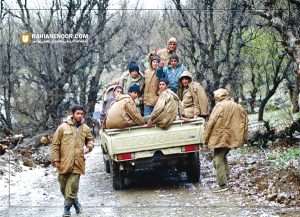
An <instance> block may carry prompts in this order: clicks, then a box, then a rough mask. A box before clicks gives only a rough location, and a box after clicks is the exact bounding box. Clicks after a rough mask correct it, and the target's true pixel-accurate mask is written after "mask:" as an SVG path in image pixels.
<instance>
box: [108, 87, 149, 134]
mask: <svg viewBox="0 0 300 217" xmlns="http://www.w3.org/2000/svg"><path fill="white" fill-rule="evenodd" d="M140 93H141V90H140V87H139V86H138V85H136V84H134V85H132V86H131V87H130V88H129V90H128V94H124V95H123V94H122V95H119V96H117V97H116V100H115V103H114V104H113V105H112V106H111V107H110V109H109V110H108V114H107V118H106V121H105V128H108V129H111V128H120V129H122V128H126V127H131V126H136V125H143V124H144V123H145V122H144V119H143V117H142V116H141V114H140V113H139V112H138V110H137V108H136V105H135V103H134V100H135V99H136V98H137V97H138V96H139V94H140Z"/></svg>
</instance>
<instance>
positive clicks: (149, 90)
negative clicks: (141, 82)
mask: <svg viewBox="0 0 300 217" xmlns="http://www.w3.org/2000/svg"><path fill="white" fill-rule="evenodd" d="M158 85H159V79H158V77H156V72H155V70H154V69H147V70H146V71H145V87H144V105H148V106H155V104H156V102H157V100H158V91H159V86H158Z"/></svg>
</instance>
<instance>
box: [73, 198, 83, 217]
mask: <svg viewBox="0 0 300 217" xmlns="http://www.w3.org/2000/svg"><path fill="white" fill-rule="evenodd" d="M73 206H74V208H75V210H76V213H77V214H80V213H82V208H81V204H80V203H79V202H78V198H77V197H76V198H75V199H74V200H73Z"/></svg>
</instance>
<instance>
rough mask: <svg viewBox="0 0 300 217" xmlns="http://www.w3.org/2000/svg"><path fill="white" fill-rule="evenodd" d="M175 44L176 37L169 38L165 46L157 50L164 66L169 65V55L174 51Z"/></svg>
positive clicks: (175, 48)
mask: <svg viewBox="0 0 300 217" xmlns="http://www.w3.org/2000/svg"><path fill="white" fill-rule="evenodd" d="M177 44H178V42H177V39H176V38H170V39H169V40H168V42H167V47H166V48H163V49H159V50H158V51H157V55H158V56H160V57H161V59H162V62H163V63H164V65H165V66H166V67H167V66H168V65H169V61H170V55H171V54H175V53H176V50H177Z"/></svg>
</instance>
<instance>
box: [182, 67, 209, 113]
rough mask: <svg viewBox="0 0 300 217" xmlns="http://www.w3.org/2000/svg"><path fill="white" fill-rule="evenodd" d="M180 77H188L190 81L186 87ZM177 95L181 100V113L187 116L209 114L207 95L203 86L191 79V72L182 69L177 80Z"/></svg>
mask: <svg viewBox="0 0 300 217" xmlns="http://www.w3.org/2000/svg"><path fill="white" fill-rule="evenodd" d="M182 77H190V78H191V82H190V83H189V86H188V87H187V88H184V87H183V85H182V82H181V80H182ZM178 96H179V99H180V100H181V102H182V107H183V110H184V111H183V115H184V116H185V117H187V118H193V117H194V116H195V115H196V116H206V115H208V114H209V109H208V107H209V106H208V97H207V95H206V92H205V89H204V87H202V86H201V85H200V84H198V83H197V82H194V81H193V77H192V74H191V73H190V72H188V71H184V72H183V73H182V74H181V75H180V77H179V81H178Z"/></svg>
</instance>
